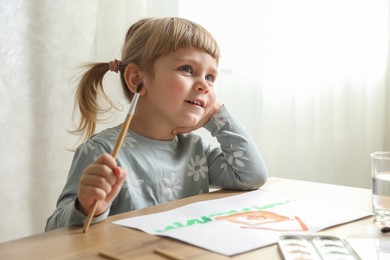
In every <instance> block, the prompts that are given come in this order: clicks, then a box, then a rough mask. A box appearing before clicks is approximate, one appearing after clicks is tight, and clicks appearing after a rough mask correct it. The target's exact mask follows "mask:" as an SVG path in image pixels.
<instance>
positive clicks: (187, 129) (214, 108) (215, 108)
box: [172, 102, 222, 135]
mask: <svg viewBox="0 0 390 260" xmlns="http://www.w3.org/2000/svg"><path fill="white" fill-rule="evenodd" d="M221 107H222V105H221V104H219V103H217V102H215V104H214V105H213V106H212V107H211V108H210V110H209V111H207V112H206V114H205V116H204V117H203V118H202V119H201V120H200V121H199V122H198V124H196V125H195V126H192V127H178V128H175V129H173V131H172V135H178V134H184V133H188V132H191V131H195V130H196V129H199V128H201V127H203V126H204V125H205V124H207V122H208V121H210V118H211V117H212V116H213V115H214V114H215V113H217V111H218V110H219V109H220V108H221Z"/></svg>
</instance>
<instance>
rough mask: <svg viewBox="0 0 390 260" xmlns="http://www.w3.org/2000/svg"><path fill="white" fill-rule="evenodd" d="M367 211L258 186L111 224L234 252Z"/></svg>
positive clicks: (215, 249) (244, 250) (240, 251)
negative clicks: (297, 197) (262, 188)
mask: <svg viewBox="0 0 390 260" xmlns="http://www.w3.org/2000/svg"><path fill="white" fill-rule="evenodd" d="M243 213H245V214H243ZM276 214H277V215H276ZM249 215H250V216H249ZM369 215H371V212H363V211H358V210H354V209H348V208H345V207H340V206H338V205H337V204H336V202H335V203H331V202H324V201H320V200H316V199H300V200H294V199H290V198H286V197H281V196H279V195H275V194H273V193H269V192H265V191H261V190H256V191H251V192H246V193H243V194H240V195H236V196H231V197H227V198H222V199H215V200H208V201H203V202H196V203H192V204H189V205H186V206H183V207H180V208H177V209H174V210H170V211H165V212H161V213H156V214H150V215H145V216H140V217H132V218H127V219H122V220H119V221H115V222H113V223H114V224H118V225H122V226H125V227H130V228H136V229H140V230H142V231H144V232H146V233H149V234H153V235H159V236H168V237H172V238H175V239H178V240H181V241H184V242H187V243H189V244H192V245H195V246H198V247H201V248H204V249H207V250H210V251H213V252H216V253H219V254H223V255H227V256H232V255H235V254H239V253H243V252H246V251H249V250H253V249H256V248H260V247H263V246H267V245H270V244H274V243H276V242H277V238H278V237H279V236H280V235H282V234H291V233H297V232H299V233H302V232H303V233H307V232H309V233H312V232H317V231H320V230H322V229H324V228H327V227H331V226H334V225H337V224H341V223H346V222H350V221H353V220H356V219H359V218H363V217H366V216H369ZM305 227H306V230H305Z"/></svg>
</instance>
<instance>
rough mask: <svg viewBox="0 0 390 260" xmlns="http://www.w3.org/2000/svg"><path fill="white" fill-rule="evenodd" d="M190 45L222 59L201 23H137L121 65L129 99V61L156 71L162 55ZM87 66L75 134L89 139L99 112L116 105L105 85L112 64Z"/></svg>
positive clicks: (78, 96) (79, 89)
mask: <svg viewBox="0 0 390 260" xmlns="http://www.w3.org/2000/svg"><path fill="white" fill-rule="evenodd" d="M190 47H193V48H198V49H201V50H204V51H205V52H207V53H208V54H210V55H211V56H212V57H213V58H215V59H216V60H217V62H218V61H219V57H220V51H219V47H218V44H217V42H216V41H215V39H214V38H213V36H212V35H211V34H210V33H209V32H208V31H207V30H206V29H204V28H203V27H202V26H200V25H199V24H197V23H194V22H192V21H189V20H186V19H183V18H178V17H169V18H145V19H141V20H139V21H138V22H136V23H135V24H133V25H132V26H131V27H130V28H129V30H128V31H127V33H126V37H125V42H124V45H123V48H122V59H121V62H120V67H119V74H120V78H121V83H122V90H123V93H124V95H125V97H126V99H127V100H128V101H129V102H130V101H131V99H132V98H133V93H132V92H131V91H130V90H129V89H128V87H127V86H126V82H125V79H124V77H123V75H124V70H125V68H126V66H127V65H128V64H130V63H134V64H136V65H137V66H139V68H140V69H141V70H145V71H147V72H150V73H153V69H152V68H153V64H154V62H155V61H156V59H157V58H158V57H160V56H163V55H168V54H170V53H172V52H175V51H177V50H179V49H183V48H190ZM84 68H86V72H85V73H84V75H83V76H82V78H81V80H80V82H79V84H78V87H77V92H76V97H75V108H76V107H77V108H78V109H79V110H80V114H81V118H80V121H79V123H78V125H77V127H76V129H75V130H74V131H73V133H74V134H79V135H84V141H86V140H88V139H89V138H90V137H91V136H92V135H93V134H94V133H95V129H96V123H97V121H98V115H99V114H102V113H104V112H106V111H107V110H109V109H111V108H112V107H114V106H113V104H112V103H111V101H110V100H109V98H108V97H107V95H106V94H105V92H104V88H103V77H104V75H105V74H106V72H107V71H108V70H109V64H108V63H107V62H105V63H90V64H87V65H84ZM100 99H103V100H105V101H107V102H108V103H109V105H110V107H109V109H103V108H102V107H101V104H100V103H99V100H100Z"/></svg>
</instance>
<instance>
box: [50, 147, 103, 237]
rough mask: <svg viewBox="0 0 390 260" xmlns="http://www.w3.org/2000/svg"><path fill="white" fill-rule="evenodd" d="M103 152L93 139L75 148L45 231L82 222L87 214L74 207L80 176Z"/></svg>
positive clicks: (97, 218) (99, 217)
mask: <svg viewBox="0 0 390 260" xmlns="http://www.w3.org/2000/svg"><path fill="white" fill-rule="evenodd" d="M105 152H106V151H105V149H104V148H103V146H102V145H99V144H96V143H95V142H94V141H93V140H89V141H88V142H86V143H84V144H82V145H81V146H80V147H79V148H78V149H77V150H76V152H75V155H74V157H73V162H72V165H71V168H70V171H69V175H68V179H67V181H66V184H65V187H64V188H63V190H62V192H61V194H60V196H59V198H58V201H57V207H56V209H55V210H54V212H53V214H52V215H51V216H50V217H49V218H48V219H47V222H46V227H45V231H49V230H53V229H57V228H62V227H67V226H82V225H83V224H84V221H85V219H86V218H87V216H86V215H84V214H83V213H82V212H81V211H79V210H78V209H77V207H76V199H77V190H78V186H79V181H80V177H81V174H82V172H83V170H84V169H85V167H87V166H88V165H89V164H90V163H92V162H93V161H95V160H96V159H97V158H98V157H99V156H100V155H102V154H103V153H105ZM108 214H109V210H106V212H104V213H103V214H101V215H99V216H96V217H94V218H93V219H92V224H93V223H97V222H100V221H103V220H104V219H106V218H107V216H108Z"/></svg>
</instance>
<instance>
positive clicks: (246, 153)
mask: <svg viewBox="0 0 390 260" xmlns="http://www.w3.org/2000/svg"><path fill="white" fill-rule="evenodd" d="M205 128H206V129H207V130H208V131H209V132H210V133H211V135H212V136H214V137H216V138H217V140H218V142H219V144H220V147H216V148H211V147H210V148H209V150H208V151H207V158H208V163H209V178H210V184H211V185H216V186H220V187H221V188H225V189H238V190H251V189H257V188H259V187H260V186H262V185H263V184H264V183H265V182H266V180H267V169H266V165H265V163H264V160H263V158H262V156H261V153H260V152H259V150H258V148H257V146H256V144H255V142H254V141H253V140H252V138H251V137H250V135H249V134H248V133H247V132H246V130H245V129H244V128H243V127H242V126H241V125H240V124H239V122H238V121H237V120H235V119H234V117H233V116H232V115H231V114H230V112H229V111H228V110H227V108H226V107H225V106H222V107H221V109H220V110H219V111H218V112H217V113H216V114H215V115H214V116H213V117H211V119H210V121H209V122H208V123H207V124H206V125H205Z"/></svg>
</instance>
